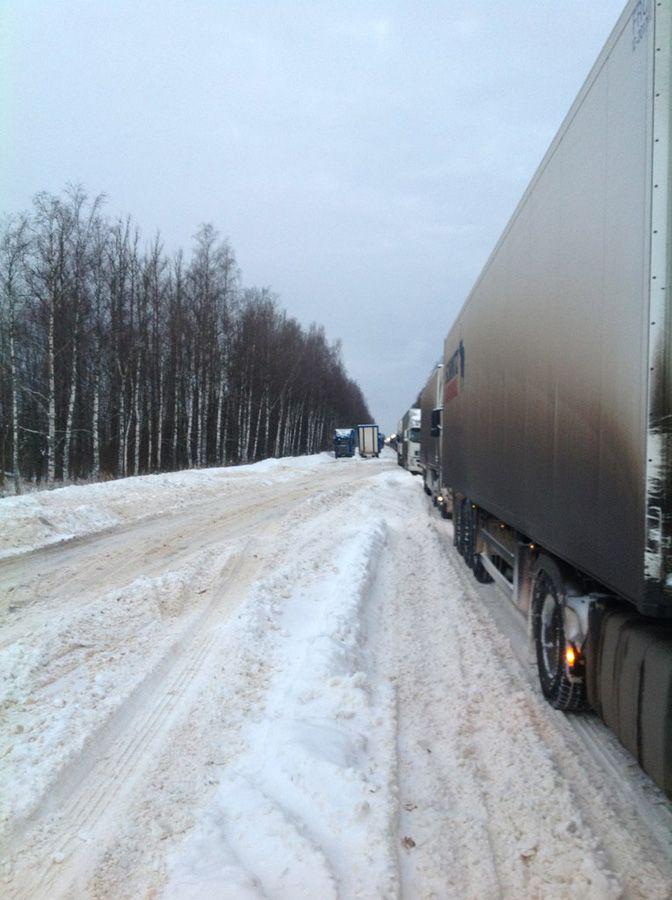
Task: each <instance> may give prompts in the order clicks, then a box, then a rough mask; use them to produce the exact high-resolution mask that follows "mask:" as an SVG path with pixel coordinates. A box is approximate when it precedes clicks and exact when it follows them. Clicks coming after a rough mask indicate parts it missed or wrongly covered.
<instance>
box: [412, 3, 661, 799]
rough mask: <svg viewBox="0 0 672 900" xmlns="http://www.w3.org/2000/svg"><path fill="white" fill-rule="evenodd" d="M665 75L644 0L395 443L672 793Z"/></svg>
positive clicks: (551, 154)
mask: <svg viewBox="0 0 672 900" xmlns="http://www.w3.org/2000/svg"><path fill="white" fill-rule="evenodd" d="M671 85H672V0H655V2H654V0H630V2H629V3H628V4H627V6H626V8H625V10H624V12H623V14H622V16H621V18H620V19H619V21H618V23H617V25H616V27H615V29H614V31H613V32H612V34H611V36H610V38H609V40H608V42H607V44H606V46H605V48H604V49H603V51H602V53H601V54H600V57H599V58H598V60H597V62H596V63H595V66H594V67H593V69H592V71H591V72H590V74H589V76H588V79H587V81H586V83H585V84H584V86H583V88H582V90H581V91H580V93H579V95H578V97H577V99H576V101H575V102H574V104H573V106H572V107H571V109H570V111H569V113H568V115H567V117H566V119H565V121H564V123H563V125H562V127H561V129H560V131H559V133H558V135H557V136H556V138H555V139H554V141H553V142H552V144H551V146H550V148H549V150H548V152H547V154H546V156H545V157H544V159H543V161H542V163H541V165H540V167H539V169H538V170H537V172H536V174H535V175H534V177H533V179H532V182H531V183H530V185H529V187H528V188H527V190H526V192H525V194H524V195H523V198H522V200H521V201H520V203H519V205H518V207H517V209H516V210H515V212H514V214H513V217H512V218H511V220H510V222H509V223H508V225H507V227H506V229H505V231H504V233H503V235H502V236H501V238H500V240H499V242H498V243H497V245H496V247H495V249H494V251H493V252H492V254H491V256H490V258H489V260H488V261H487V263H486V265H485V268H484V269H483V272H482V273H481V275H480V277H479V278H478V280H477V282H476V284H475V286H474V288H473V289H472V291H471V293H470V294H469V296H468V298H467V300H466V302H465V304H464V306H463V307H462V310H461V312H460V313H459V315H458V317H457V319H456V321H455V323H454V325H453V327H452V328H451V330H450V332H449V333H448V335H447V337H446V339H445V343H444V347H443V354H442V357H441V359H440V360H439V362H438V363H437V364H435V365H434V366H433V367H432V369H431V372H430V374H429V377H428V379H427V383H426V384H425V386H424V387H423V389H422V391H421V394H420V400H419V403H418V404H417V405H416V406H414V407H413V408H412V409H410V410H408V412H407V413H406V414H405V416H404V418H403V420H402V422H401V423H400V427H399V429H398V431H399V435H400V439H398V443H397V453H398V457H399V461H400V463H401V464H402V465H404V466H405V467H406V468H408V469H409V470H410V471H414V470H415V469H414V467H415V466H416V465H417V467H418V469H419V471H420V473H421V475H422V479H423V482H424V488H425V491H426V492H427V494H429V495H430V496H431V497H432V498H433V500H434V502H435V504H436V505H437V506H438V507H439V508H440V510H441V511H442V513H443V515H445V516H452V519H453V524H454V544H455V546H456V548H457V550H458V551H459V553H460V555H461V556H462V557H463V559H464V562H465V564H466V565H467V566H468V568H469V569H470V570H471V572H472V573H473V575H474V577H475V578H476V579H477V580H478V581H480V582H490V581H495V582H497V584H498V585H499V586H500V587H501V588H502V589H503V590H504V591H505V592H506V593H507V594H508V595H509V596H510V597H511V599H512V601H513V603H514V604H515V605H516V606H517V607H518V608H519V609H520V610H521V612H522V613H524V614H525V615H526V616H527V617H528V620H529V625H530V633H531V637H532V640H533V642H534V647H535V653H536V661H537V668H538V673H539V681H540V685H541V689H542V691H543V693H544V695H545V697H546V698H547V699H548V701H549V702H550V703H551V704H552V705H553V706H554V707H556V708H557V709H562V710H581V709H585V708H588V707H591V708H592V709H594V710H595V711H596V712H597V713H598V714H599V715H600V716H601V717H602V719H603V720H604V721H605V723H606V724H607V725H608V726H609V727H610V728H612V729H613V731H614V732H615V733H616V734H617V735H618V737H619V739H620V740H621V742H622V743H623V744H624V745H625V746H626V747H627V748H628V749H629V750H630V751H631V752H632V753H633V755H634V756H635V757H636V758H637V759H638V760H639V762H640V764H641V766H642V767H643V768H644V769H645V770H646V771H647V772H648V773H649V774H650V775H651V776H652V778H653V779H654V780H655V781H656V782H657V783H658V784H659V785H660V787H661V788H662V789H663V790H664V791H665V792H666V793H667V794H668V795H669V796H672V306H671V302H672V301H671V299H670V297H669V293H670V285H671V284H672V228H671V221H670V220H671V219H672V190H671V188H670V184H671V173H672V167H671V164H672V153H671V149H670V148H671V143H672V142H671V130H672V117H671V93H670V88H671ZM418 435H419V446H418V441H417V440H416V437H417V436H418ZM416 460H417V462H416Z"/></svg>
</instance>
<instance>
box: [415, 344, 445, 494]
mask: <svg viewBox="0 0 672 900" xmlns="http://www.w3.org/2000/svg"><path fill="white" fill-rule="evenodd" d="M442 411H443V362H440V363H437V365H436V366H434V367H433V369H432V371H431V373H430V376H429V378H428V379H427V383H426V384H425V386H424V388H423V389H422V392H421V394H420V471H421V473H422V482H423V486H424V489H425V493H426V494H427V495H428V496H430V497H431V498H432V500H433V502H434V503H435V504H439V505H441V507H442V511H443V509H445V507H444V505H443V504H444V498H443V495H442V494H441V427H442V423H441V414H442Z"/></svg>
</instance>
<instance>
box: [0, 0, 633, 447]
mask: <svg viewBox="0 0 672 900" xmlns="http://www.w3.org/2000/svg"><path fill="white" fill-rule="evenodd" d="M623 6H624V0H597V2H593V3H587V2H586V0H450V2H449V0H445V2H432V0H428V2H422V0H414V2H410V0H409V2H394V0H388V2H366V0H359V2H347V0H338V2H327V0H312V2H308V0H304V2H298V0H295V2H272V0H267V2H252V0H237V2H233V0H212V2H200V0H183V2H180V3H177V2H170V0H144V2H143V0H48V2H47V0H0V84H1V85H2V91H1V92H0V103H1V108H0V129H1V130H2V140H1V141H0V212H14V211H19V210H22V209H26V208H28V207H29V205H30V202H31V199H32V197H33V195H34V194H35V193H36V192H37V191H40V190H48V191H53V192H60V191H61V190H62V189H63V188H64V187H65V185H66V184H67V183H68V182H79V183H81V184H83V186H84V187H85V189H86V190H87V191H88V192H89V193H90V194H92V195H94V194H97V193H100V192H104V193H105V194H106V195H107V196H108V204H107V208H108V212H109V213H110V215H117V214H125V213H130V214H131V215H132V216H133V218H134V219H135V221H136V222H137V223H138V224H139V226H140V227H141V229H142V231H143V234H144V236H145V237H146V238H147V239H148V240H149V238H150V237H151V236H152V234H153V233H154V232H155V231H156V229H160V231H161V233H162V235H163V237H164V241H165V246H166V249H167V250H168V251H172V250H174V249H176V248H177V247H180V246H181V247H184V248H185V249H186V248H188V247H189V246H190V243H191V238H192V236H193V234H194V233H195V231H196V229H197V228H198V226H199V224H200V223H202V222H212V223H213V224H214V225H215V226H216V227H217V228H218V229H219V231H220V232H221V233H222V235H223V236H226V237H229V238H230V240H231V243H232V245H233V247H234V250H235V252H236V255H237V258H238V262H239V265H240V267H241V269H242V273H243V280H244V283H245V284H246V285H257V286H269V287H271V288H272V289H273V290H274V291H275V292H276V293H277V294H279V295H280V300H281V303H282V305H283V306H284V307H285V308H286V309H287V310H288V312H289V313H290V314H291V315H293V316H296V317H297V318H298V319H299V320H300V321H301V322H303V323H304V324H308V323H310V322H311V321H317V322H319V323H321V324H323V325H324V326H325V328H326V331H327V334H328V336H329V337H330V338H331V339H332V340H333V339H336V338H340V339H341V340H342V342H343V355H344V359H345V362H346V365H347V368H348V371H349V372H350V374H351V375H352V376H353V377H354V378H356V379H357V381H358V382H359V384H360V386H361V388H362V390H363V391H364V393H365V395H366V397H367V399H368V401H369V405H370V407H371V410H372V412H373V414H374V416H375V417H377V419H378V420H379V421H380V422H381V424H382V426H383V428H384V429H385V430H386V431H388V432H389V431H390V430H392V429H393V428H394V427H395V425H396V421H397V419H398V417H399V416H400V415H401V413H402V412H403V411H404V409H405V408H406V407H408V406H409V405H410V404H411V402H412V401H413V399H414V398H415V396H416V394H417V393H418V390H419V389H420V388H421V387H422V385H423V384H424V382H425V380H426V377H427V375H428V373H429V370H430V368H431V366H432V363H433V362H434V360H435V359H436V358H437V357H438V356H439V354H440V352H441V347H442V341H443V337H444V335H445V333H446V332H447V331H448V329H449V327H450V325H451V323H452V321H453V319H454V317H455V315H456V313H457V312H458V310H459V308H460V306H461V304H462V302H463V300H464V298H465V296H466V294H467V293H468V291H469V289H470V287H471V285H472V283H473V282H474V281H475V279H476V277H477V276H478V273H479V271H480V269H481V268H482V266H483V264H484V262H485V260H486V258H487V256H488V254H489V252H490V250H491V249H492V247H493V245H494V243H495V241H496V240H497V238H498V236H499V234H500V232H501V231H502V229H503V227H504V225H505V224H506V221H507V219H508V218H509V216H510V214H511V213H512V212H513V209H514V207H515V205H516V203H517V202H518V200H519V199H520V196H521V194H522V192H523V190H524V188H525V186H526V184H527V182H528V181H529V179H530V177H531V175H532V174H533V172H534V170H535V168H536V166H537V164H538V163H539V162H540V160H541V157H542V156H543V154H544V152H545V150H546V148H547V146H548V144H549V143H550V141H551V139H552V137H553V135H554V134H555V132H556V131H557V128H558V126H559V125H560V122H561V121H562V118H563V117H564V115H565V113H566V112H567V110H568V108H569V106H570V105H571V102H572V101H573V99H574V97H575V95H576V93H577V92H578V90H579V88H580V86H581V84H582V82H583V80H584V78H585V76H586V75H587V73H588V71H589V69H590V67H591V66H592V63H593V62H594V60H595V58H596V57H597V54H598V53H599V51H600V49H601V47H602V45H603V44H604V42H605V40H606V38H607V36H608V35H609V32H610V31H611V28H612V27H613V25H614V24H615V23H616V20H617V18H618V16H619V14H620V12H621V10H622V7H623Z"/></svg>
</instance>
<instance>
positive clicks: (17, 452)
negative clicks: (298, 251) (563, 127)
mask: <svg viewBox="0 0 672 900" xmlns="http://www.w3.org/2000/svg"><path fill="white" fill-rule="evenodd" d="M0 292H1V293H0V303H1V306H0V467H1V473H2V474H1V475H0V478H1V479H2V483H0V490H4V491H5V492H6V491H8V490H13V491H15V492H17V493H18V492H20V490H21V486H22V484H24V485H25V484H26V483H28V482H31V483H34V482H41V483H45V482H46V483H48V484H49V483H53V482H63V481H72V480H80V479H82V480H83V479H92V480H98V479H101V478H106V477H123V476H126V475H138V474H144V473H150V472H162V471H168V470H175V469H182V468H188V467H197V466H219V465H230V464H238V463H246V462H252V461H255V460H259V459H263V458H266V457H270V456H276V457H277V456H286V455H298V454H303V453H315V452H317V451H319V450H324V449H326V448H328V447H329V446H330V441H331V433H332V430H333V428H334V427H339V426H350V425H353V424H356V423H357V422H360V421H369V420H370V414H369V411H368V409H367V406H366V402H365V400H364V398H363V396H362V393H361V391H360V389H359V387H358V386H357V384H356V383H355V382H354V381H352V380H351V379H350V378H348V376H347V374H346V372H345V370H344V366H343V363H342V361H341V356H340V348H339V345H338V343H329V341H328V340H327V338H326V337H325V334H324V331H323V329H322V328H321V327H319V326H318V325H311V326H310V328H308V329H305V328H303V327H302V326H301V325H300V324H299V323H298V322H297V321H296V320H295V319H293V318H291V317H289V316H288V315H287V314H286V312H285V311H284V310H283V309H281V308H280V306H279V304H278V301H277V299H276V298H275V297H274V296H273V295H272V294H271V293H270V292H269V290H267V289H258V288H246V287H244V286H243V285H242V283H241V277H240V273H239V270H238V268H237V266H236V258H235V254H234V251H233V249H232V247H231V244H230V243H229V241H228V240H225V239H222V238H221V237H220V236H219V234H218V233H217V231H216V230H215V228H214V227H213V226H212V225H203V226H201V228H200V229H199V230H198V232H197V234H196V235H195V237H194V241H193V246H192V248H191V252H190V254H189V255H188V256H187V255H185V254H184V253H183V252H182V251H179V252H177V253H176V254H175V255H174V256H168V255H166V253H165V252H164V249H163V246H162V243H161V240H160V238H159V237H158V236H157V237H156V238H154V239H153V240H152V241H149V242H147V241H145V240H144V239H143V238H142V236H141V235H140V233H139V231H138V228H137V227H136V226H135V225H134V224H133V222H132V221H131V219H130V218H127V219H124V220H116V221H112V220H110V219H109V218H107V217H106V215H105V212H104V202H103V198H102V197H97V198H95V199H93V200H91V199H90V198H88V197H87V196H86V194H85V193H84V191H83V190H82V189H81V188H79V187H77V188H70V189H68V190H67V191H65V192H64V193H63V194H62V195H60V196H54V195H52V194H47V193H42V194H39V195H38V196H37V197H36V198H35V199H34V202H33V205H32V208H31V209H30V210H29V211H27V212H26V213H25V214H22V215H19V216H14V217H11V218H8V219H6V220H5V221H4V222H3V223H2V227H1V230H0Z"/></svg>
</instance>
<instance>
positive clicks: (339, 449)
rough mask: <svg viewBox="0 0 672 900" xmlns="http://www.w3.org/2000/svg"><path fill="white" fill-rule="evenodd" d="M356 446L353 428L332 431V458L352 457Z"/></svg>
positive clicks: (355, 434) (355, 433)
mask: <svg viewBox="0 0 672 900" xmlns="http://www.w3.org/2000/svg"><path fill="white" fill-rule="evenodd" d="M356 446H357V432H356V431H355V429H354V428H336V429H334V456H335V457H336V459H339V458H341V457H344V456H354V455H355V447H356Z"/></svg>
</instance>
